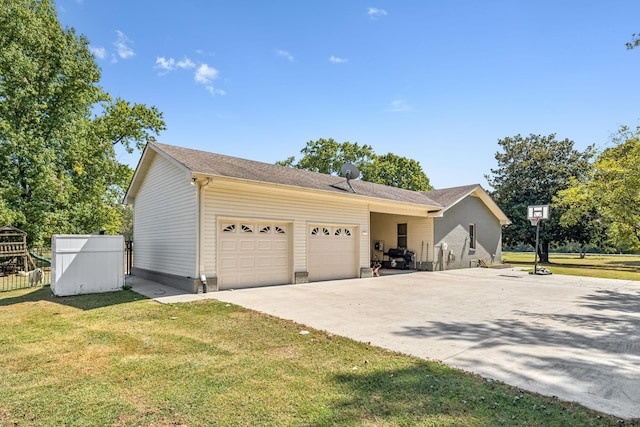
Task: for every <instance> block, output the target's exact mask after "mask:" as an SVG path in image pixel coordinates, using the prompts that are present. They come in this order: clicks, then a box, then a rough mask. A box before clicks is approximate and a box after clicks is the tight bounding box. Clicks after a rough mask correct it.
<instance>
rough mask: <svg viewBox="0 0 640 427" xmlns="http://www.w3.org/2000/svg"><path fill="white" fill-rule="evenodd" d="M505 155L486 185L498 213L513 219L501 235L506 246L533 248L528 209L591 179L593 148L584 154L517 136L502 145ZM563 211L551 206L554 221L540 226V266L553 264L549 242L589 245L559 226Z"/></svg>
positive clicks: (545, 139)
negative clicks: (572, 181)
mask: <svg viewBox="0 0 640 427" xmlns="http://www.w3.org/2000/svg"><path fill="white" fill-rule="evenodd" d="M498 144H499V145H500V147H501V149H502V152H498V153H496V155H495V158H496V160H497V162H498V167H497V168H496V169H491V175H486V176H485V177H486V179H487V181H488V182H489V184H490V185H491V187H493V192H492V196H493V197H494V199H495V201H496V203H497V204H498V205H499V206H500V208H501V209H502V210H503V211H504V212H505V214H507V216H508V217H509V218H511V221H512V224H511V225H510V226H509V227H507V228H506V229H505V230H504V232H503V241H504V243H505V244H506V245H516V244H518V243H528V244H532V245H533V244H535V227H532V226H531V225H530V224H529V222H528V221H527V206H529V205H543V204H550V203H551V201H552V200H553V197H554V196H555V195H556V194H557V193H558V192H559V191H561V190H564V189H566V188H567V186H568V185H569V183H570V182H571V180H572V179H578V180H580V179H582V178H583V176H584V175H585V174H586V173H588V171H589V167H590V159H591V158H592V157H593V154H594V149H593V146H590V147H587V148H586V149H585V151H583V152H580V151H577V150H575V149H574V148H573V145H574V143H573V141H570V140H568V139H564V140H561V141H559V140H557V139H556V136H555V134H551V135H549V136H541V135H533V134H531V135H529V136H528V137H522V136H521V135H516V136H514V137H507V138H504V139H502V140H499V141H498ZM561 215H562V212H561V210H560V209H559V207H557V206H551V218H550V220H549V221H543V222H542V223H541V226H540V251H539V252H540V254H539V255H540V260H541V261H542V262H549V245H550V244H551V242H557V243H561V242H566V241H571V240H585V239H587V240H589V239H590V236H584V235H579V234H578V232H579V233H582V232H583V231H584V229H582V228H579V229H573V230H572V229H571V228H568V227H563V226H562V225H560V221H559V219H560V216H561Z"/></svg>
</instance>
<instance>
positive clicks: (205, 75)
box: [195, 64, 218, 85]
mask: <svg viewBox="0 0 640 427" xmlns="http://www.w3.org/2000/svg"><path fill="white" fill-rule="evenodd" d="M195 77H196V81H197V82H198V83H202V84H204V85H206V84H209V83H211V82H212V81H214V80H215V79H216V78H217V77H218V70H216V69H215V68H213V67H209V66H208V65H207V64H202V65H200V66H199V67H198V69H197V70H196V76H195Z"/></svg>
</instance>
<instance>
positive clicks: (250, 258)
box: [218, 221, 291, 289]
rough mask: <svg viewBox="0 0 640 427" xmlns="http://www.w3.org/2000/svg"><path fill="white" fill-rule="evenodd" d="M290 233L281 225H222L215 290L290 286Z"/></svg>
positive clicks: (235, 223)
mask: <svg viewBox="0 0 640 427" xmlns="http://www.w3.org/2000/svg"><path fill="white" fill-rule="evenodd" d="M290 234H291V233H290V232H289V225H288V224H284V223H270V222H250V221H237V222H236V221H224V222H222V223H221V224H220V235H219V245H218V248H219V254H220V268H219V272H218V287H219V289H237V288H243V287H253V286H267V285H282V284H286V283H291V268H290V267H289V259H290V256H289V247H290V245H289V238H290Z"/></svg>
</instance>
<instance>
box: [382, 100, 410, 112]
mask: <svg viewBox="0 0 640 427" xmlns="http://www.w3.org/2000/svg"><path fill="white" fill-rule="evenodd" d="M412 109H413V108H411V105H409V103H408V102H407V101H406V100H404V99H394V100H393V101H391V107H390V108H389V109H388V110H387V111H391V112H394V113H403V112H406V111H411V110H412Z"/></svg>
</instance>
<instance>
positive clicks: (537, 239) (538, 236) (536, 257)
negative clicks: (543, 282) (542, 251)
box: [533, 219, 540, 274]
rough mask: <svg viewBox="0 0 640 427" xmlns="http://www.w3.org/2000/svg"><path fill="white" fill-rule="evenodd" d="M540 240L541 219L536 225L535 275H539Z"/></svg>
mask: <svg viewBox="0 0 640 427" xmlns="http://www.w3.org/2000/svg"><path fill="white" fill-rule="evenodd" d="M539 240H540V219H538V222H537V223H536V256H535V257H534V259H533V274H538V241H539Z"/></svg>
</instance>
